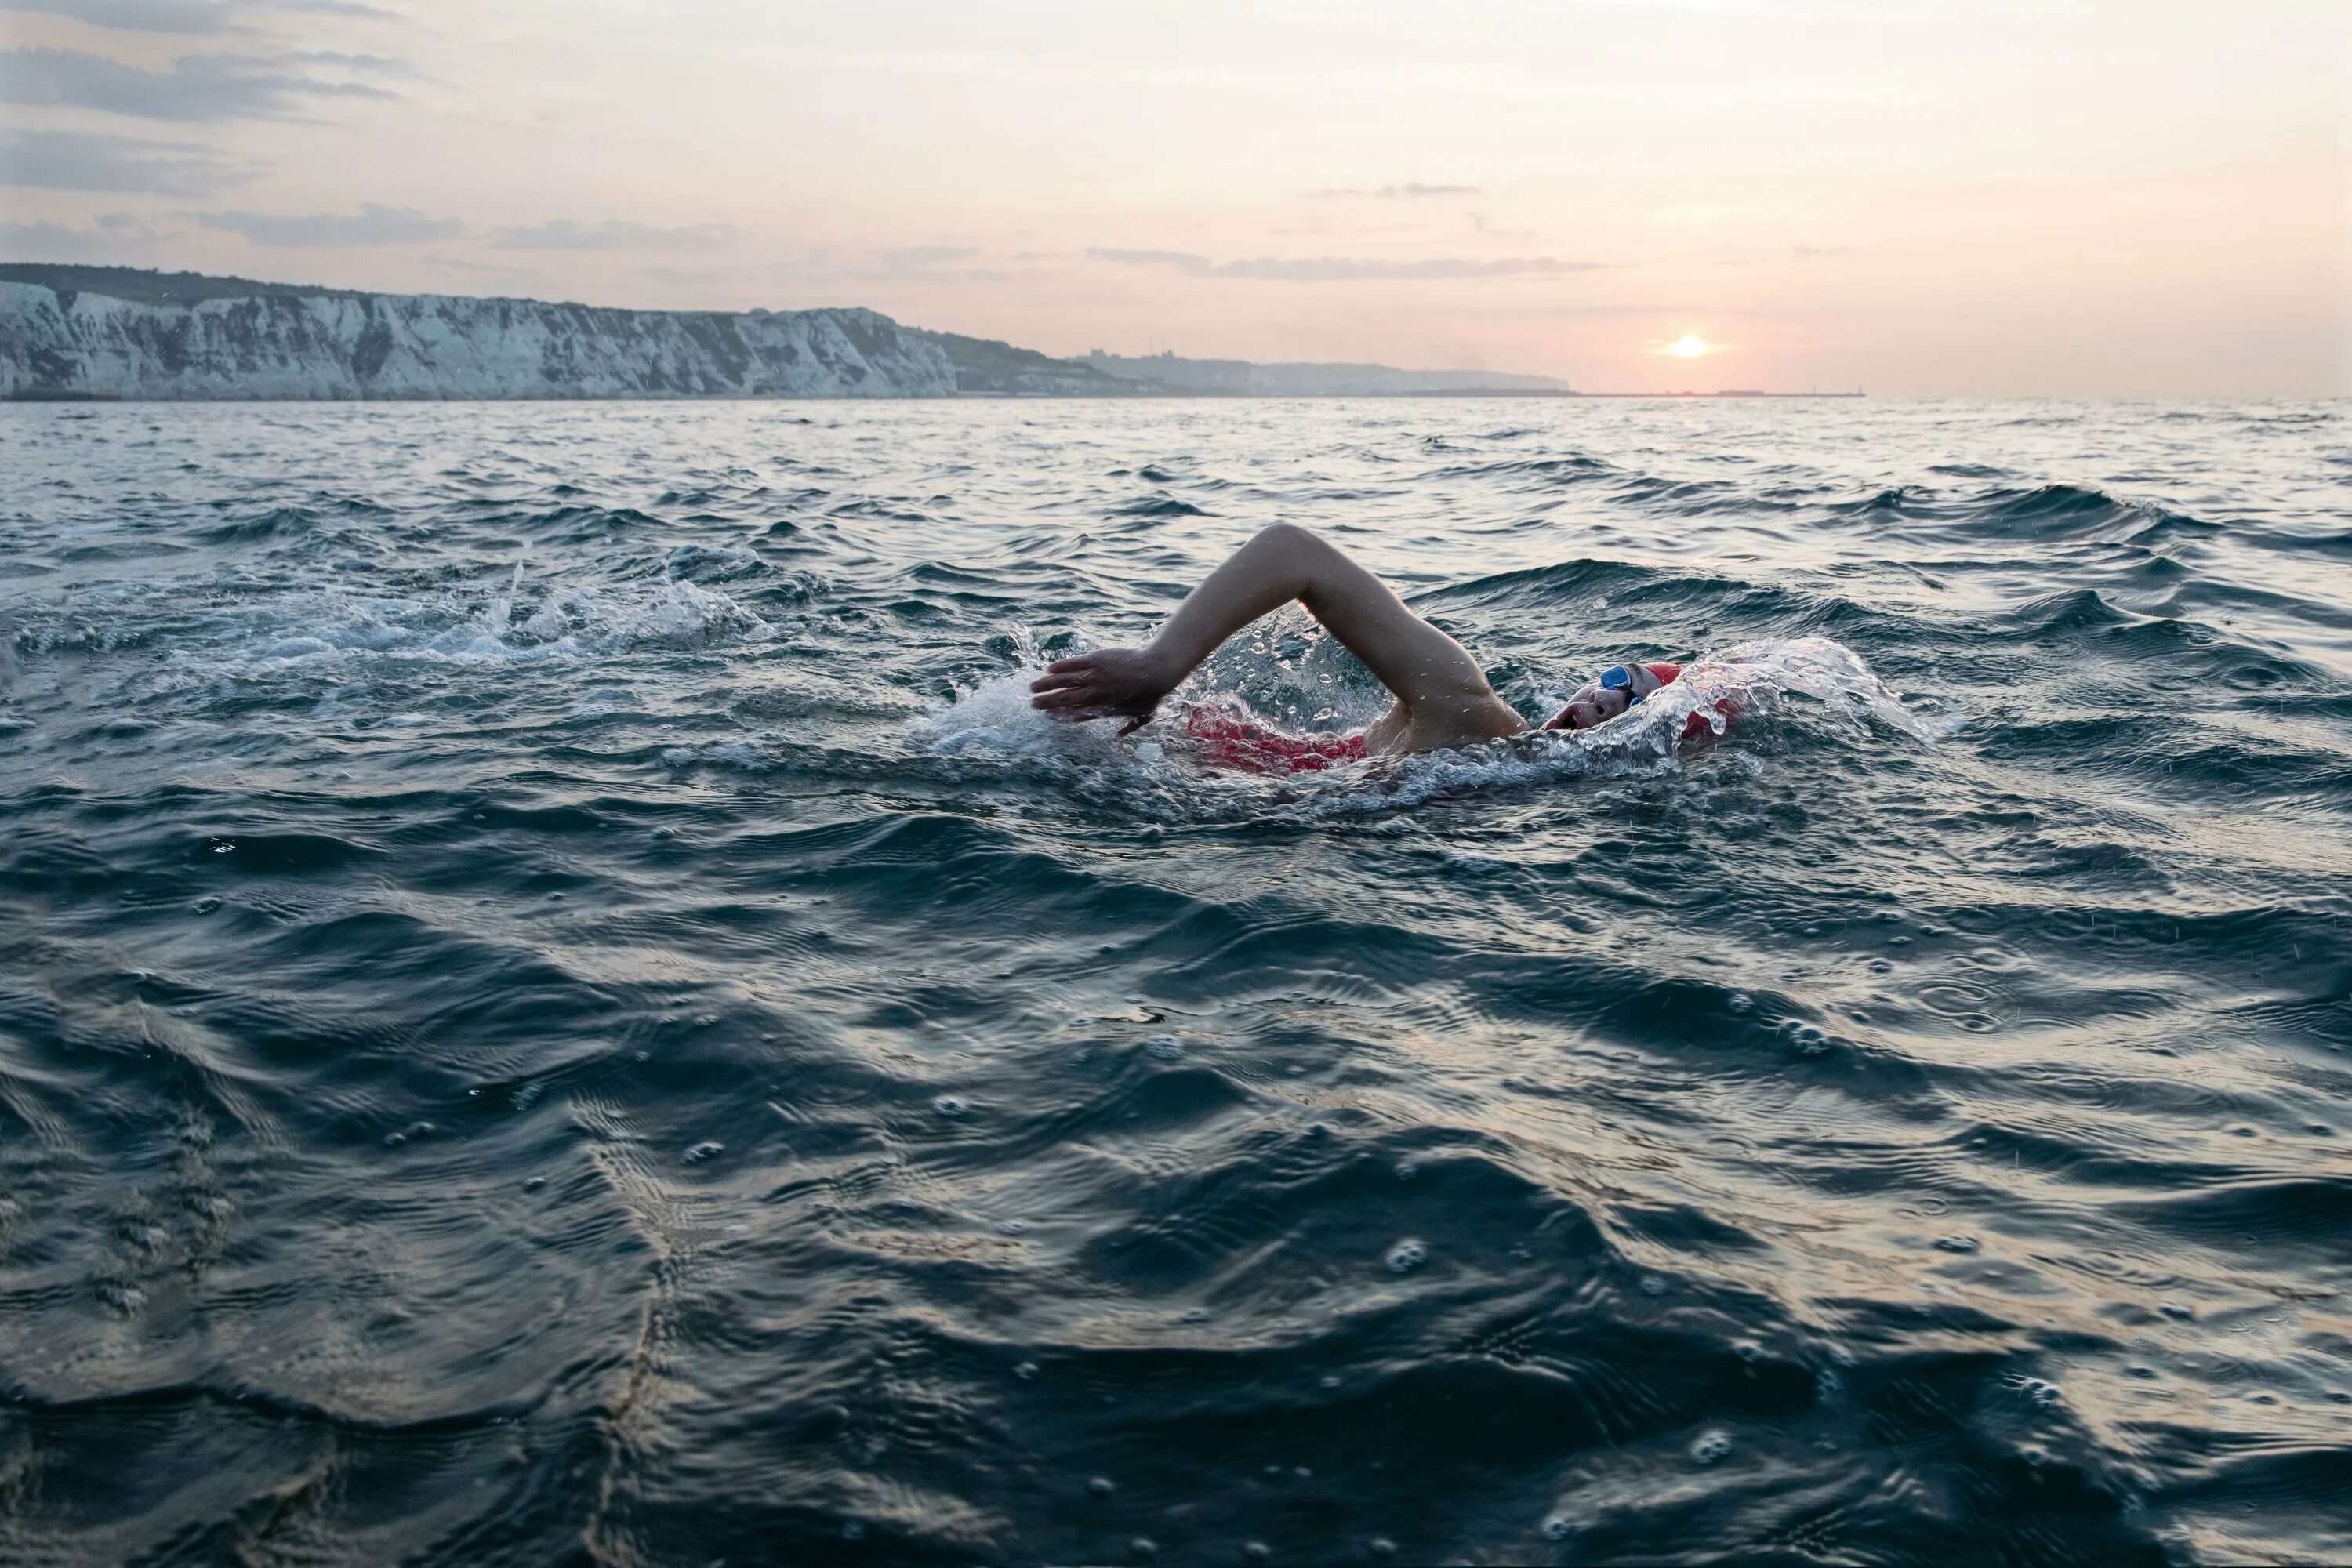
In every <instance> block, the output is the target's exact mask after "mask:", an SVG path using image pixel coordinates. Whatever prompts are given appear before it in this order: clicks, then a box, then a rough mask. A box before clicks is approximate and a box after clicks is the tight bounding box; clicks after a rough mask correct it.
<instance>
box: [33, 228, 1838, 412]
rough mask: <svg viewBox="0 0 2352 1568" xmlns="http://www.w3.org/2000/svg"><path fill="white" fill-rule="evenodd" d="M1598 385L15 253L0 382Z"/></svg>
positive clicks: (1044, 392) (353, 390) (847, 392)
mask: <svg viewBox="0 0 2352 1568" xmlns="http://www.w3.org/2000/svg"><path fill="white" fill-rule="evenodd" d="M1585 395H1587V394H1583V393H1580V392H1578V391H1576V390H1575V389H1574V388H1573V387H1571V386H1570V385H1569V384H1568V383H1566V382H1565V381H1561V380H1559V379H1558V378H1556V377H1552V376H1544V375H1515V374H1506V373H1503V372H1497V371H1475V370H1399V369H1396V368H1394V367H1392V366H1389V365H1382V364H1308V363H1288V364H1255V363H1251V362H1249V361H1247V360H1195V359H1182V358H1180V357H1178V356H1177V355H1176V354H1175V353H1173V352H1168V353H1159V354H1154V355H1150V356H1147V357H1141V358H1133V357H1128V356H1123V355H1118V354H1110V353H1104V352H1103V351H1102V350H1100V349H1097V350H1095V351H1093V352H1092V353H1089V354H1087V357H1086V358H1084V359H1082V360H1069V359H1055V358H1054V357H1052V356H1051V355H1048V354H1044V353H1038V352H1037V351H1035V350H1034V349H1024V348H1016V347H1014V346H1013V345H1012V344H1011V343H1004V342H996V341H994V340H992V339H987V338H971V337H964V336H962V335H961V334H959V333H955V332H938V331H924V330H922V329H920V328H916V327H907V326H902V325H900V324H899V323H898V322H897V321H892V320H891V319H890V318H889V317H887V316H885V315H882V314H880V313H878V312H877V311H874V310H862V309H855V308H845V309H831V310H614V309H606V308H601V307H596V306H589V305H580V304H572V303H551V302H548V301H544V300H516V299H477V298H472V297H469V296H462V295H450V294H378V293H372V292H369V291H367V290H364V289H329V288H320V287H313V286H310V285H303V284H290V283H264V282H257V281H255V280H254V279H247V278H215V277H208V276H206V275H205V274H202V273H195V272H158V271H151V270H146V269H143V268H129V267H80V266H67V265H49V264H41V263H21V262H11V263H0V399H7V400H11V401H18V402H25V401H79V400H110V399H152V400H161V401H258V400H266V399H315V400H336V399H341V400H373V399H383V400H397V399H410V400H416V399H472V398H483V399H502V398H567V399H568V398H634V397H658V398H687V397H712V398H729V397H732V398H746V397H778V398H783V397H812V398H852V397H863V398H893V397H1202V396H1208V397H1436V396H1451V397H1496V396H1513V397H1579V396H1585ZM1603 395H1607V394H1603ZM1643 395H1649V396H1656V395H1659V394H1643ZM1664 395H1667V396H1674V395H1676V394H1664ZM1680 395H1682V396H1692V395H1695V394H1690V393H1684V394H1680ZM1716 395H1717V396H1727V397H1734V396H1736V397H1755V396H1766V395H1769V394H1764V393H1759V392H1748V391H1740V392H1726V393H1718V394H1716ZM1832 395H1849V396H1851V395H1858V394H1832Z"/></svg>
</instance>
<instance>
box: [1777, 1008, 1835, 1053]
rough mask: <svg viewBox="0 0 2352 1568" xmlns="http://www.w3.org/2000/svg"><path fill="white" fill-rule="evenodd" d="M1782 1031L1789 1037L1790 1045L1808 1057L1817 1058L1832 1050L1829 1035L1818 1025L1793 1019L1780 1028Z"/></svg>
mask: <svg viewBox="0 0 2352 1568" xmlns="http://www.w3.org/2000/svg"><path fill="white" fill-rule="evenodd" d="M1780 1031H1781V1033H1783V1034H1785V1035H1787V1036H1788V1037H1789V1043H1790V1044H1791V1045H1793V1046H1795V1047H1797V1049H1798V1050H1799V1051H1801V1053H1803V1054H1804V1055H1806V1056H1809V1057H1817V1056H1820V1055H1821V1054H1822V1052H1824V1051H1826V1050H1828V1049H1829V1048H1830V1037H1829V1035H1828V1034H1827V1033H1826V1032H1825V1031H1823V1030H1822V1028H1820V1027H1819V1026H1816V1025H1812V1024H1806V1023H1801V1022H1799V1021H1798V1020H1796V1019H1794V1018H1791V1019H1789V1020H1788V1021H1787V1022H1785V1023H1783V1024H1782V1025H1781V1026H1780Z"/></svg>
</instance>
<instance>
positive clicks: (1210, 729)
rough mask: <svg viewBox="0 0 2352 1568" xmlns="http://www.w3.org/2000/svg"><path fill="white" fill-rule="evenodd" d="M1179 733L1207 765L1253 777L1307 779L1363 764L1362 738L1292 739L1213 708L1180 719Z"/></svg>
mask: <svg viewBox="0 0 2352 1568" xmlns="http://www.w3.org/2000/svg"><path fill="white" fill-rule="evenodd" d="M1184 732H1185V733H1186V734H1188V735H1190V736H1192V739H1193V740H1195V741H1198V742H1200V743H1201V750H1202V752H1205V753H1207V755H1208V758H1209V760H1210V761H1211V762H1213V763H1223V765H1224V766H1226V767H1229V768H1240V769H1242V770H1243V771H1244V772H1245V773H1319V772H1320V771H1322V770H1323V769H1325V768H1336V767H1343V766H1345V765H1346V764H1348V763H1360V762H1362V761H1363V760H1364V737H1363V735H1362V734H1361V733H1360V732H1359V733H1357V734H1353V735H1293V734H1289V733H1287V732H1286V731H1281V730H1277V729H1275V728H1274V727H1273V726H1272V725H1268V724H1260V723H1258V722H1256V721H1254V720H1250V719H1244V718H1242V717H1240V716H1239V715H1237V714H1234V713H1232V712H1228V711H1226V710H1222V709H1216V708H1206V707H1203V708H1195V709H1193V710H1192V711H1191V712H1189V713H1187V714H1185V715H1184Z"/></svg>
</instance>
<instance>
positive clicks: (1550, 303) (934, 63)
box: [0, 0, 2352, 397]
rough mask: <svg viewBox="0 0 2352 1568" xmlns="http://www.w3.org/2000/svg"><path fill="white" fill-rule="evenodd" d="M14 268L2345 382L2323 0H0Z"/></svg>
mask: <svg viewBox="0 0 2352 1568" xmlns="http://www.w3.org/2000/svg"><path fill="white" fill-rule="evenodd" d="M0 258H7V259H15V260H58V261H68V260H70V261H97V262H111V263H124V264H130V265H136V266H153V267H163V268H172V269H180V268H186V269H192V270H197V271H205V272H234V273H237V274H240V275H242V276H247V277H255V278H264V279H275V280H283V281H291V282H309V283H328V284H334V285H338V286H343V287H351V288H364V289H392V290H400V291H420V292H438V293H456V294H519V295H526V296H530V297H535V298H541V299H564V300H585V301H588V302H591V303H595V304H604V305H626V306H635V307H642V308H660V309H673V308H684V309H742V308H748V307H751V306H765V307H768V308H770V309H773V310H785V309H797V308H803V307H808V306H816V305H866V306H870V307H872V308H874V309H876V310H881V311H884V312H886V313H887V314H889V315H891V316H893V317H896V318H898V320H900V321H906V322H908V323H909V324H912V325H919V326H925V327H931V328H938V329H942V330H947V331H961V332H967V333H971V334H974V335H977V336H982V337H997V338H1003V339H1006V340H1009V341H1011V342H1017V343H1020V344H1023V345H1024V346H1027V347H1032V348H1038V349H1043V350H1045V351H1046V352H1048V353H1085V352H1087V350H1088V349H1091V348H1102V349H1105V350H1108V351H1109V352H1112V353H1145V352H1152V351H1157V350H1160V349H1173V350H1174V351H1176V352H1177V353H1183V354H1188V355H1197V356H1204V357H1234V358H1248V359H1255V360H1300V359H1320V360H1350V361H1358V360H1377V361H1381V362H1383V363H1391V364H1399V365H1408V366H1438V367H1446V368H1482V369H1488V370H1509V371H1524V372H1532V373H1537V374H1549V375H1557V376H1561V377H1565V378H1566V379H1568V380H1569V381H1570V382H1571V383H1572V384H1575V385H1577V386H1579V387H1580V388H1584V389H1586V390H1591V391H1660V390H1669V391H1670V390H1682V389H1694V390H1699V391H1712V390H1716V389H1718V388H1724V387H1761V388H1766V389H1770V390H1804V389H1807V388H1813V387H1818V388H1822V389H1824V390H1826V389H1831V388H1839V389H1844V388H1853V387H1861V388H1864V389H1866V390H1868V391H1869V392H1871V393H1872V394H1873V395H1921V396H2126V397H2310V396H2331V395H2352V4H2347V0H2232V3H2230V4H2219V3H2216V0H2193V3H2189V0H2032V3H2030V4H2027V3H2015V0H1451V3H1449V4H1439V3H1436V0H1410V3H1404V0H1187V3H1184V4H1173V3H1156V0H1155V3H1137V0H1022V3H998V0H961V3H958V0H858V3H856V4H840V5H836V4H814V3H807V0H634V3H625V0H463V3H459V0H0Z"/></svg>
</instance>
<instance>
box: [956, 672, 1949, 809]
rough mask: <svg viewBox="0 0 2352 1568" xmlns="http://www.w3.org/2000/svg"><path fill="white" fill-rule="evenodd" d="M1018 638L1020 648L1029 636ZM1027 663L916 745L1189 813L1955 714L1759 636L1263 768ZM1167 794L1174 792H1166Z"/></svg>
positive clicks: (1615, 766) (1339, 800) (1496, 780)
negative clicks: (1240, 763)
mask: <svg viewBox="0 0 2352 1568" xmlns="http://www.w3.org/2000/svg"><path fill="white" fill-rule="evenodd" d="M1019 640H1020V639H1016V641H1019ZM1021 647H1023V648H1024V651H1026V650H1027V648H1028V647H1029V645H1028V644H1027V643H1026V642H1025V641H1022V642H1021ZM1031 659H1032V662H1031V663H1027V664H1024V667H1023V668H1020V669H1017V670H1015V671H1013V672H1012V673H1009V674H1006V675H1002V676H999V677H996V678H995V679H991V680H988V681H986V682H983V683H982V685H981V686H979V687H977V688H975V689H972V690H971V691H969V692H966V693H964V694H963V695H962V696H961V697H960V698H958V700H956V701H955V702H953V703H951V704H950V706H948V707H947V708H945V709H943V710H940V711H938V712H935V713H933V714H931V715H929V717H928V718H925V719H922V720H919V721H917V726H916V736H917V741H918V743H919V745H920V746H921V747H922V748H923V749H925V750H928V751H929V752H932V753H933V754H934V755H939V756H943V757H957V758H971V759H980V760H987V761H992V762H995V763H1010V764H1013V765H1014V766H1015V767H1016V768H1020V767H1024V766H1025V767H1029V768H1034V769H1035V770H1036V771H1038V772H1041V773H1046V774H1048V775H1051V776H1054V777H1055V778H1057V779H1059V780H1061V781H1062V782H1064V783H1066V784H1076V785H1077V786H1079V787H1081V788H1083V789H1085V790H1086V792H1087V793H1088V794H1097V793H1101V791H1102V789H1103V788H1104V787H1105V786H1108V788H1110V789H1111V790H1112V791H1113V792H1117V791H1118V787H1119V784H1120V781H1121V780H1122V779H1123V780H1124V781H1125V783H1126V784H1127V785H1128V786H1129V789H1128V791H1127V794H1128V796H1129V798H1130V799H1131V800H1132V802H1133V804H1135V805H1139V806H1140V807H1143V808H1145V809H1147V810H1150V809H1154V808H1156V807H1157V806H1160V805H1177V806H1178V808H1179V809H1180V810H1182V806H1183V802H1184V800H1185V798H1186V797H1189V804H1190V805H1191V806H1192V808H1194V810H1199V809H1206V810H1208V811H1210V812H1211V813H1212V814H1214V813H1215V812H1217V811H1219V810H1221V809H1230V808H1231V806H1232V805H1233V804H1234V802H1235V800H1236V799H1237V798H1239V799H1243V800H1247V801H1252V802H1255V803H1256V804H1257V805H1266V804H1275V803H1278V804H1280V805H1282V806H1283V808H1284V809H1285V810H1286V811H1291V812H1296V813H1298V814H1301V815H1304V816H1308V817H1311V818H1345V817H1356V816H1375V815H1381V814H1385V813H1389V812H1394V811H1398V810H1402V809H1408V808H1410V807H1412V806H1416V805H1422V804H1423V803H1425V802H1428V801H1430V800H1433V799H1437V798H1440V797H1443V796H1451V795H1465V794H1473V793H1486V792H1490V791H1494V790H1498V789H1512V788H1523V787H1527V786H1530V785H1538V784H1553V783H1558V782H1560V781H1562V780H1566V779H1570V778H1576V777H1580V776H1588V775H1589V776H1593V777H1600V778H1629V777H1646V776H1653V775H1656V774H1662V773H1672V772H1674V771H1675V770H1677V769H1679V768H1680V767H1681V765H1682V761H1683V757H1684V755H1685V752H1687V751H1688V750H1689V748H1690V747H1692V746H1693V745H1703V744H1706V742H1707V741H1708V740H1709V738H1710V737H1717V736H1722V735H1725V734H1732V735H1737V734H1738V733H1740V732H1741V731H1743V730H1750V731H1752V730H1753V729H1754V728H1755V727H1759V726H1761V725H1762V724H1764V723H1765V722H1767V721H1770V720H1772V719H1773V718H1774V717H1775V716H1776V715H1778V714H1780V713H1782V712H1784V711H1785V710H1787V709H1788V705H1789V702H1790V699H1792V698H1796V699H1802V700H1805V703H1806V705H1807V706H1808V707H1811V708H1813V709H1814V710H1816V711H1821V712H1825V713H1826V714H1827V716H1828V717H1829V719H1830V721H1831V722H1832V727H1833V728H1834V729H1835V730H1837V731H1839V732H1840V733H1842V734H1843V735H1844V736H1845V737H1846V738H1848V739H1850V740H1853V741H1856V742H1860V741H1864V740H1866V739H1867V738H1868V736H1869V734H1870V733H1871V726H1872V725H1873V723H1876V724H1879V725H1883V726H1885V728H1887V729H1890V730H1893V731H1896V732H1898V733H1900V734H1902V735H1904V736H1906V737H1907V738H1908V739H1910V740H1912V741H1915V742H1920V743H1923V744H1929V745H1932V744H1934V743H1935V742H1937V741H1938V740H1940V739H1942V738H1943V737H1944V736H1946V735H1948V734H1949V733H1950V732H1951V731H1952V730H1954V729H1956V728H1957V727H1958V724H1959V722H1960V721H1961V716H1960V715H1958V713H1947V714H1944V715H1941V716H1938V717H1935V718H1928V717H1924V716H1922V715H1921V714H1918V713H1916V712H1914V711H1912V710H1910V709H1907V708H1906V707H1905V706H1904V705H1903V703H1902V701H1901V700H1900V699H1899V698H1898V697H1897V696H1896V695H1895V693H1894V692H1892V691H1890V690H1888V689H1887V688H1886V687H1885V684H1884V683H1882V682H1881V681H1880V680H1879V679H1878V678H1877V677H1876V676H1874V675H1873V674H1872V673H1871V671H1870V667H1869V666H1868V665H1867V664H1865V663H1864V661H1863V659H1862V658H1861V656H1860V655H1858V654H1856V653H1855V652H1854V651H1853V649H1851V648H1849V647H1845V646H1844V645H1843V643H1839V642H1836V641H1834V640H1832V639H1831V638H1828V637H1800V638H1791V639H1769V640H1765V641H1759V642H1753V643H1744V644H1740V645H1738V646H1736V647H1730V648H1727V649H1724V650H1723V651H1721V652H1718V653H1709V654H1706V655H1705V656H1703V657H1701V658H1696V659H1694V660H1692V661H1691V662H1690V663H1688V664H1686V665H1685V666H1684V667H1683V673H1682V677H1681V679H1678V680H1676V681H1675V682H1673V683H1672V684H1670V685H1668V686H1667V687H1665V688H1664V689H1663V690H1661V691H1659V692H1658V693H1657V694H1655V695H1654V696H1653V697H1651V698H1650V700H1648V701H1646V702H1643V703H1642V704H1640V705H1639V706H1637V707H1634V708H1633V709H1630V710H1627V711H1626V712H1624V713H1622V714H1621V715H1619V716H1618V717H1617V718H1615V719H1612V720H1611V721H1609V722H1607V723H1605V724H1601V725H1597V726H1595V727H1594V728H1592V729H1590V730H1581V731H1561V730H1551V731H1542V730H1535V731H1527V732H1526V733H1523V734H1520V735H1517V736H1515V737H1513V738H1511V739H1509V740H1505V741H1494V742H1487V743H1486V744H1485V745H1479V746H1465V747H1460V748H1456V749H1454V750H1449V751H1440V752H1421V753H1419V754H1416V755H1413V756H1407V757H1375V758H1371V759H1369V760H1367V761H1365V762H1361V763H1352V764H1349V765H1347V766H1343V767H1335V768H1331V769H1328V770H1324V771H1321V772H1311V773H1291V774H1286V775H1284V774H1276V775H1271V776H1269V775H1265V774H1258V773H1246V772H1242V771H1238V770H1235V769H1231V768H1222V767H1217V766H1215V765H1214V764H1213V763H1207V762H1205V761H1203V760H1202V759H1200V758H1199V757H1198V755H1197V754H1196V752H1195V748H1194V747H1193V745H1192V742H1191V741H1190V739H1189V738H1188V737H1187V736H1185V734H1184V733H1183V728H1182V725H1181V722H1179V723H1171V722H1169V719H1170V718H1171V716H1174V715H1178V714H1181V711H1182V708H1183V705H1184V699H1183V696H1182V694H1181V693H1180V694H1179V695H1178V696H1177V697H1175V698H1171V700H1170V703H1169V704H1168V706H1166V707H1164V708H1163V709H1162V710H1161V718H1160V721H1157V722H1155V723H1154V724H1152V725H1151V726H1150V728H1148V729H1146V730H1144V731H1139V733H1138V734H1136V735H1135V736H1132V737H1129V738H1124V739H1122V738H1120V737H1119V735H1118V726H1116V725H1115V724H1112V723H1109V722H1108V721H1097V722H1092V723H1083V724H1074V723H1069V722H1066V721H1059V720H1055V719H1051V718H1048V717H1047V716H1046V715H1045V714H1044V713H1042V712H1040V711H1038V710H1036V709H1034V708H1032V707H1031V706H1030V705H1029V682H1030V681H1031V679H1034V676H1035V675H1036V674H1037V672H1038V671H1037V668H1035V666H1034V655H1032V656H1031ZM1211 700H1224V701H1230V700H1231V698H1230V697H1229V696H1223V697H1219V698H1213V699H1211ZM1694 716H1696V719H1697V721H1698V725H1697V726H1696V728H1695V727H1694V726H1693V724H1692V720H1693V718H1694ZM1133 786H1146V787H1144V788H1140V789H1139V788H1135V787H1133ZM1171 792H1172V794H1173V795H1175V796H1176V797H1178V799H1177V800H1174V801H1171V800H1169V799H1168V798H1167V797H1168V795H1170V794H1171ZM1146 796H1149V797H1150V798H1149V800H1147V799H1146V798H1145V797H1146ZM1183 814H1185V815H1192V814H1193V812H1192V811H1185V812H1184V813H1183Z"/></svg>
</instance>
